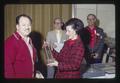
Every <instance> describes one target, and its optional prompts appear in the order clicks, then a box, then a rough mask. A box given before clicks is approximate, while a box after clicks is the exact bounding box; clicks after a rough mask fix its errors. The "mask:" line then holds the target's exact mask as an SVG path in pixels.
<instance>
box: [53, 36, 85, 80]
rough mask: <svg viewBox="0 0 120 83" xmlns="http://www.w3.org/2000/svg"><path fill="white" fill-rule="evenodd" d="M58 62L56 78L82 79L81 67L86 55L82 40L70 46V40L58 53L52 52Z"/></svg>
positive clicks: (77, 40)
mask: <svg viewBox="0 0 120 83" xmlns="http://www.w3.org/2000/svg"><path fill="white" fill-rule="evenodd" d="M52 53H53V56H54V58H55V59H56V60H57V61H58V68H57V73H56V75H55V77H56V78H80V65H81V62H82V59H83V55H84V47H83V43H82V41H81V39H80V38H78V39H76V40H75V41H74V42H73V43H71V44H70V40H67V41H66V42H65V43H64V47H63V48H62V50H61V51H60V53H57V52H56V51H55V50H53V51H52Z"/></svg>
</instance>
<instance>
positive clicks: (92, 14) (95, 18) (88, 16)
mask: <svg viewBox="0 0 120 83" xmlns="http://www.w3.org/2000/svg"><path fill="white" fill-rule="evenodd" d="M89 16H94V18H95V19H97V17H96V15H95V14H88V16H87V19H88V17H89Z"/></svg>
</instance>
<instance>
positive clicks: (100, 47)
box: [94, 29, 105, 54]
mask: <svg viewBox="0 0 120 83" xmlns="http://www.w3.org/2000/svg"><path fill="white" fill-rule="evenodd" d="M97 32H98V33H99V34H100V36H99V40H98V42H97V44H96V45H95V48H94V50H95V52H96V53H99V54H100V53H101V52H102V50H103V47H104V37H105V34H104V32H103V30H102V29H98V31H97Z"/></svg>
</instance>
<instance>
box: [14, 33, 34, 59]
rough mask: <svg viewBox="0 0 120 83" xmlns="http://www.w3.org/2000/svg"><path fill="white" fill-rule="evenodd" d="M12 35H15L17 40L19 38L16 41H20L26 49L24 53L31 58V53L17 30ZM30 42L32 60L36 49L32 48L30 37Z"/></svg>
mask: <svg viewBox="0 0 120 83" xmlns="http://www.w3.org/2000/svg"><path fill="white" fill-rule="evenodd" d="M13 35H14V36H15V38H16V39H17V40H19V41H18V42H19V43H20V45H21V47H23V48H24V49H25V50H26V51H27V53H28V54H26V55H29V56H28V57H29V58H30V59H31V54H30V51H29V48H28V46H27V45H26V43H25V41H24V40H23V39H22V37H21V36H20V35H19V34H18V33H17V32H15V33H14V34H13ZM30 44H31V46H32V50H33V60H35V54H36V50H35V48H34V46H33V44H32V40H31V39H30Z"/></svg>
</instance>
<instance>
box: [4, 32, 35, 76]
mask: <svg viewBox="0 0 120 83" xmlns="http://www.w3.org/2000/svg"><path fill="white" fill-rule="evenodd" d="M31 43H32V41H31ZM4 46H5V57H4V58H5V60H4V61H5V63H4V65H5V66H4V67H5V68H4V69H5V70H4V71H5V72H4V73H5V78H33V76H34V71H33V69H34V65H33V63H32V60H31V55H30V51H29V49H28V46H27V45H26V43H25V42H24V40H23V39H22V38H21V36H20V35H19V34H18V33H17V32H15V33H14V34H13V35H12V36H10V37H9V38H8V39H7V40H6V41H5V45H4ZM32 50H33V60H34V62H35V58H36V50H35V48H34V47H33V45H32Z"/></svg>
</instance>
